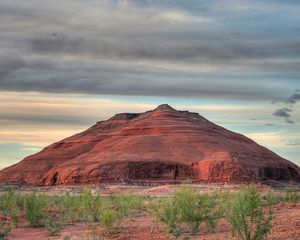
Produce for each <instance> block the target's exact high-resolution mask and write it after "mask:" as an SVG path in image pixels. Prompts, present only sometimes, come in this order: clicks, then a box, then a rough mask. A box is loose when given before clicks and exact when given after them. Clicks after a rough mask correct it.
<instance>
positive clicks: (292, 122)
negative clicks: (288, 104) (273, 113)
mask: <svg viewBox="0 0 300 240" xmlns="http://www.w3.org/2000/svg"><path fill="white" fill-rule="evenodd" d="M285 122H286V123H288V124H295V122H294V121H293V120H291V119H289V118H286V119H285Z"/></svg>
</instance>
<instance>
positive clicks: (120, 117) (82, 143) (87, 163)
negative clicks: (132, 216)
mask: <svg viewBox="0 0 300 240" xmlns="http://www.w3.org/2000/svg"><path fill="white" fill-rule="evenodd" d="M188 178H189V179H193V180H195V181H197V180H198V181H204V182H206V181H209V182H215V181H218V182H228V181H229V182H230V181H251V180H263V179H277V180H300V169H299V167H298V166H296V165H295V164H293V163H292V162H290V161H288V160H285V159H283V158H281V157H280V156H278V155H276V154H275V153H273V152H271V151H270V150H268V149H266V148H265V147H263V146H260V145H258V144H257V143H255V142H254V141H253V140H251V139H249V138H247V137H245V136H243V135H241V134H238V133H234V132H231V131H229V130H226V129H225V128H223V127H220V126H218V125H215V124H213V123H212V122H210V121H208V120H207V119H205V118H203V117H202V116H200V115H199V114H197V113H191V112H188V111H177V110H175V109H173V108H171V107H170V106H169V105H166V104H164V105H160V106H158V107H157V108H156V109H154V110H152V111H147V112H144V113H122V114H117V115H115V116H114V117H112V118H110V119H108V120H107V121H101V122H98V123H97V124H95V125H94V126H92V127H91V128H89V129H87V130H86V131H84V132H82V133H79V134H76V135H74V136H72V137H69V138H66V139H64V140H62V141H59V142H57V143H54V144H52V145H50V146H48V147H46V148H45V149H43V150H42V151H41V152H39V153H37V154H34V155H32V156H29V157H27V158H25V159H24V160H22V161H21V162H20V163H18V164H15V165H13V166H11V167H8V168H6V169H4V170H2V171H0V181H1V182H4V181H5V182H13V181H17V182H24V183H28V184H41V185H57V184H81V183H110V182H124V183H135V182H136V183H141V182H149V181H155V182H162V183H163V182H178V181H182V180H185V179H188Z"/></svg>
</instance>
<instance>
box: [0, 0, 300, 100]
mask: <svg viewBox="0 0 300 240" xmlns="http://www.w3.org/2000/svg"><path fill="white" fill-rule="evenodd" d="M288 5H290V3H289V4H288ZM230 6H231V7H230ZM278 9H280V10H281V11H283V12H288V14H284V16H281V15H280V16H279V15H278V11H277V10H278ZM299 9H300V8H299ZM299 9H298V6H297V4H295V6H294V5H293V8H292V9H290V8H287V6H286V5H285V4H282V3H280V2H279V1H274V2H272V1H253V3H248V4H246V3H242V2H241V1H235V0H230V1H229V0H228V1H224V0H222V1H221V0H215V1H209V2H208V1H205V2H201V1H192V0H189V1H184V2H183V1H165V2H162V1H126V2H125V1H109V2H107V1H94V0H91V1H88V2H86V1H81V0H74V1H70V0H61V1H56V0H55V1H47V2H44V1H43V2H41V1H38V0H29V1H26V3H25V2H24V1H17V0H14V1H2V2H0V31H1V33H2V34H1V39H0V51H1V55H0V90H12V91H42V92H66V93H72V92H76V93H91V94H112V95H143V96H144V95H146V96H178V97H210V98H232V99H247V100H249V99H252V100H271V99H276V100H277V101H283V100H282V99H283V98H284V96H286V92H287V91H290V90H291V89H290V88H293V89H295V88H296V86H295V85H296V83H295V79H297V78H299V77H300V72H299V67H298V66H299V64H300V59H299V56H300V39H299V38H298V37H296V36H297V33H298V32H299V33H300V28H299V27H298V26H299V24H298V23H299V20H300V19H299V16H298V10H299ZM287 10H288V11H287ZM74 13H76V14H74ZM263 16H267V17H268V18H269V19H272V21H262V20H261V18H262V17H263ZM286 22H289V24H286ZM298 28H299V29H298ZM297 29H298V30H297ZM283 81H285V82H287V84H286V85H287V86H290V87H288V88H287V87H285V88H282V87H281V83H282V82H283ZM288 101H290V103H294V101H298V99H297V94H296V93H295V96H293V97H292V98H290V99H288Z"/></svg>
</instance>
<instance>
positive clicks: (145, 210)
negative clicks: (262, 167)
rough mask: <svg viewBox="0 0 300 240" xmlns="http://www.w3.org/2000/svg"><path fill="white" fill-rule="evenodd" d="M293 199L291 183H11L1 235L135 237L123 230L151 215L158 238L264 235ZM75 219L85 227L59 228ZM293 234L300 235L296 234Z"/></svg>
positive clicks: (1, 201) (1, 205)
mask: <svg viewBox="0 0 300 240" xmlns="http://www.w3.org/2000/svg"><path fill="white" fill-rule="evenodd" d="M298 201H299V193H297V191H296V190H295V189H293V188H286V189H284V190H283V191H280V192H277V191H273V190H268V191H263V192H261V191H259V190H258V189H257V187H256V186H255V185H250V186H244V187H241V188H240V190H238V191H229V190H219V191H214V192H211V193H198V192H196V191H194V188H193V187H192V185H189V184H184V185H182V187H180V188H179V189H178V190H177V191H176V192H175V193H174V194H173V195H171V196H138V195H135V194H133V193H126V194H125V193H120V194H112V195H109V196H100V195H99V194H97V193H94V192H92V189H90V188H83V189H82V191H81V192H80V193H79V194H77V195H70V194H64V195H54V196H49V195H47V194H44V193H40V192H38V191H37V190H33V191H32V192H30V193H28V194H21V193H20V192H17V191H15V190H13V189H11V188H10V189H6V190H5V192H4V194H2V195H1V196H0V215H1V217H0V239H7V238H8V239H17V238H16V237H15V236H14V234H13V233H14V232H15V231H18V230H19V231H20V229H21V230H22V229H24V230H25V229H29V228H34V229H36V230H40V229H41V228H43V229H45V231H46V234H44V235H45V236H44V238H38V237H36V239H52V238H53V239H64V240H67V239H136V237H134V236H131V235H130V233H129V234H128V233H127V235H126V236H125V235H123V236H122V232H126V231H127V230H128V229H127V230H126V228H131V227H132V228H134V225H131V224H130V223H131V222H134V221H137V220H138V221H141V222H142V220H143V219H144V220H145V219H148V220H149V219H150V220H151V221H150V223H149V224H150V225H151V226H152V227H153V229H155V228H159V229H160V230H159V231H161V232H159V233H158V235H161V236H162V238H161V239H184V240H188V239H202V238H201V234H205V235H207V236H213V235H214V234H215V233H216V232H218V234H220V233H221V234H223V233H222V232H227V233H226V234H228V233H229V234H230V235H229V236H230V237H231V238H232V239H241V240H263V239H268V235H269V234H270V233H271V231H272V227H274V223H273V220H274V213H276V209H278V206H280V205H282V204H285V205H287V206H289V205H290V206H297V202H298ZM286 217H288V216H286ZM76 224H77V225H78V224H81V226H84V231H81V232H80V233H77V234H76V233H74V232H72V231H71V232H69V233H67V234H66V233H64V234H62V231H63V229H66V228H68V227H70V226H75V225H76ZM299 225H300V215H299ZM129 230H133V229H129ZM153 236H154V233H153ZM219 237H220V238H211V239H222V237H221V236H219ZM294 237H295V238H293V239H300V236H297V234H296V235H295V236H294ZM297 237H298V238H297ZM20 239H21V238H20ZM141 239H147V238H146V237H145V238H141ZM149 239H150V238H149ZM203 239H205V238H203ZM286 239H292V238H286Z"/></svg>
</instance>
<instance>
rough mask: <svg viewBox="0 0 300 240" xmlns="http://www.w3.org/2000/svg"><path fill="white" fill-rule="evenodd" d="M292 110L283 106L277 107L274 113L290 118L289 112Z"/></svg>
mask: <svg viewBox="0 0 300 240" xmlns="http://www.w3.org/2000/svg"><path fill="white" fill-rule="evenodd" d="M290 112H292V110H291V109H289V108H281V109H277V110H276V111H275V112H274V113H273V115H274V116H276V117H284V118H288V117H290V116H291V115H290V114H289V113H290Z"/></svg>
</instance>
